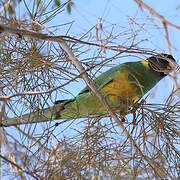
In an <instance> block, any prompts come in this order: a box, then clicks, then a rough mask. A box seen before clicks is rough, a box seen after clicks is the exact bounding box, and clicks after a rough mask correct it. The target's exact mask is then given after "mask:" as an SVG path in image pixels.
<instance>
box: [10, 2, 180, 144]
mask: <svg viewBox="0 0 180 180" xmlns="http://www.w3.org/2000/svg"><path fill="white" fill-rule="evenodd" d="M144 2H145V3H147V4H148V5H149V6H151V7H152V8H154V9H155V10H156V11H157V12H159V13H160V14H162V15H163V16H164V17H165V18H167V19H168V20H169V21H172V22H173V23H175V24H178V25H180V0H173V1H172V0H166V1H164V0H158V1H152V0H146V1H144ZM74 3H75V5H74V6H73V7H72V12H71V14H70V15H69V14H68V13H67V12H66V11H64V12H63V13H60V14H59V15H58V16H57V17H56V18H55V20H53V21H52V22H51V23H49V24H47V27H48V26H52V25H57V24H64V23H67V22H72V21H74V23H73V24H72V27H71V29H70V31H69V33H68V35H71V36H75V37H80V36H81V35H82V34H84V33H86V32H87V31H88V30H89V29H91V28H92V27H93V26H96V25H97V24H99V23H100V22H102V24H103V27H104V28H105V29H106V31H107V32H110V31H111V30H112V27H113V32H114V33H115V34H116V33H119V32H123V31H127V30H132V29H134V31H136V30H138V29H139V31H137V33H138V35H137V41H138V40H142V39H143V42H142V43H140V45H139V47H140V48H146V49H149V50H155V51H156V52H159V53H162V52H166V53H168V46H167V41H166V38H165V33H164V29H163V27H162V25H161V23H160V22H159V20H155V18H152V17H151V15H149V13H147V12H146V11H145V12H144V11H141V9H140V8H139V7H138V6H137V4H136V3H135V2H134V1H133V0H126V1H122V0H121V1H120V0H89V1H87V0H76V1H74ZM152 19H153V20H152ZM133 20H134V21H137V22H138V23H139V24H138V25H137V26H136V25H134V24H133V23H131V22H132V21H133ZM140 27H142V29H141V28H140ZM68 28H69V26H62V27H60V28H59V29H58V34H56V35H66V32H67V29H68ZM168 30H169V36H170V41H171V43H172V48H173V49H172V52H173V56H174V58H175V59H176V60H177V61H178V60H179V59H180V53H179V52H180V40H179V39H180V31H178V30H176V29H174V28H169V29H168ZM126 38H127V36H123V35H122V37H121V38H120V39H117V41H115V43H116V44H121V43H122V42H124V41H125V40H126ZM111 53H112V52H107V53H106V54H105V55H106V56H107V57H109V56H112V54H111ZM91 57H93V49H92V51H90V52H89V53H88V54H84V55H83V56H81V57H80V59H79V60H81V59H83V58H91ZM145 57H148V56H147V55H146V56H144V55H138V56H137V57H124V58H121V59H119V60H118V59H117V60H116V61H115V62H113V63H111V66H113V65H117V64H120V63H123V62H127V61H138V60H140V59H141V58H145ZM108 68H109V67H105V68H104V69H102V72H103V71H105V70H107V69H108ZM173 85H174V82H173V81H172V79H171V78H169V77H167V78H165V79H163V80H162V81H161V82H159V83H158V85H156V87H154V88H153V89H152V90H151V91H150V96H149V100H148V101H149V102H152V103H153V102H158V103H163V102H164V101H165V100H166V98H167V97H168V96H169V93H170V90H171V89H172V87H173ZM84 87H85V83H84V81H83V80H82V79H79V81H78V82H72V83H70V84H69V85H67V86H66V88H67V89H68V90H69V91H70V92H71V93H72V94H73V95H74V96H76V95H77V94H78V92H79V91H80V90H82V89H83V88H84ZM71 97H72V96H71ZM71 97H70V95H69V94H61V95H60V97H58V99H64V98H68V99H69V98H71ZM66 127H67V124H65V125H64V126H63V125H61V129H62V130H63V128H64V129H65V128H66ZM77 127H79V128H81V124H78V126H77V124H76V123H73V125H72V126H71V127H70V128H69V129H68V130H67V131H64V132H66V133H62V134H61V131H59V129H57V130H56V131H55V132H54V134H56V135H57V138H59V137H63V136H64V135H67V134H68V135H69V136H73V133H72V131H71V130H72V129H73V128H77ZM11 129H12V128H10V129H9V132H11V133H12V131H11ZM42 129H43V128H42ZM42 129H41V128H36V131H37V132H38V131H42ZM13 135H15V136H19V134H18V133H17V134H16V132H13ZM37 135H38V134H37ZM55 141H56V140H55ZM52 142H53V140H52Z"/></svg>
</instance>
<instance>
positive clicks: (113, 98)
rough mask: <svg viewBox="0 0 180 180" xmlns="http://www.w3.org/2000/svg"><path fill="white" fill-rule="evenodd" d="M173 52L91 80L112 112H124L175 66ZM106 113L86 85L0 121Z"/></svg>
mask: <svg viewBox="0 0 180 180" xmlns="http://www.w3.org/2000/svg"><path fill="white" fill-rule="evenodd" d="M175 66H176V61H175V59H174V58H173V56H172V55H168V54H158V55H154V56H151V57H149V58H147V59H145V60H142V61H137V62H126V63H123V64H120V65H118V66H115V67H113V68H111V69H109V70H108V71H106V72H105V73H103V74H101V75H100V76H99V77H97V78H96V79H95V80H94V84H95V85H96V87H97V90H98V91H99V92H100V93H101V94H102V95H103V96H104V98H105V99H106V102H107V103H108V105H109V106H110V108H111V110H112V111H113V112H114V113H120V114H127V112H128V109H129V108H131V106H132V105H133V104H134V103H135V102H136V101H137V100H138V99H139V98H141V97H142V96H143V95H144V94H145V93H147V92H148V91H149V90H150V89H152V88H153V87H154V86H155V85H156V84H157V83H158V82H159V81H160V80H161V79H163V78H164V77H165V76H167V75H168V74H169V73H170V72H172V70H173V69H175ZM106 115H107V110H106V108H105V107H104V106H103V105H102V103H101V102H100V100H99V99H98V98H97V96H96V94H94V93H93V92H91V91H90V90H89V88H88V87H85V88H84V89H83V90H82V91H81V92H80V93H79V94H78V95H77V96H76V97H75V98H73V99H69V100H60V101H57V102H55V105H54V106H53V107H51V108H46V109H44V110H42V111H39V112H35V113H31V114H26V115H22V116H21V117H17V118H11V119H6V120H2V125H4V126H10V125H19V124H26V123H35V122H43V121H48V120H58V119H65V120H67V119H77V118H84V117H103V116H106Z"/></svg>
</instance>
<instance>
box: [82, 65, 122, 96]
mask: <svg viewBox="0 0 180 180" xmlns="http://www.w3.org/2000/svg"><path fill="white" fill-rule="evenodd" d="M121 66H124V64H123V65H122V64H121V65H118V66H116V67H114V68H111V69H109V70H108V71H106V72H105V73H102V74H101V75H100V76H98V77H97V78H96V79H95V80H94V83H95V85H96V87H97V89H98V90H100V89H101V88H102V87H104V86H105V85H107V84H108V83H110V82H112V81H113V79H114V76H115V74H116V73H117V72H118V71H120V70H121ZM86 92H89V89H88V87H87V86H86V87H85V88H84V89H83V90H82V91H81V92H80V93H79V94H83V93H86Z"/></svg>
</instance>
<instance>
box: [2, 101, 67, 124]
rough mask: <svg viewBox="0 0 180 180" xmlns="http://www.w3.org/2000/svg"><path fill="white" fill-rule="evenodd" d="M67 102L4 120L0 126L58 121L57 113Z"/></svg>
mask: <svg viewBox="0 0 180 180" xmlns="http://www.w3.org/2000/svg"><path fill="white" fill-rule="evenodd" d="M67 101H68V100H63V101H58V103H55V105H54V106H53V107H48V108H44V109H43V110H39V111H37V112H32V113H27V114H24V115H21V116H18V117H16V118H5V119H3V120H2V121H1V123H0V126H5V127H8V126H16V125H21V124H29V123H30V124H32V123H40V122H48V121H53V120H55V119H58V117H57V116H56V113H57V112H60V111H61V110H62V109H63V108H64V104H65V103H66V102H67Z"/></svg>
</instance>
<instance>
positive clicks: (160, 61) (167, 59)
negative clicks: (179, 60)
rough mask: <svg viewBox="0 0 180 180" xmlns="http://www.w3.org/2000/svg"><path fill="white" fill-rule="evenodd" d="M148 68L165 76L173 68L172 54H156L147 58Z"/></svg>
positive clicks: (174, 62) (174, 64) (174, 63)
mask: <svg viewBox="0 0 180 180" xmlns="http://www.w3.org/2000/svg"><path fill="white" fill-rule="evenodd" d="M147 60H148V64H149V66H150V68H151V69H152V70H153V71H156V72H157V73H159V74H160V75H161V76H166V75H167V74H169V73H170V72H172V70H173V69H175V66H176V61H175V59H174V58H173V56H172V55H169V54H158V55H155V56H151V57H150V58H148V59H147Z"/></svg>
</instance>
